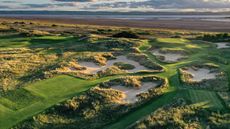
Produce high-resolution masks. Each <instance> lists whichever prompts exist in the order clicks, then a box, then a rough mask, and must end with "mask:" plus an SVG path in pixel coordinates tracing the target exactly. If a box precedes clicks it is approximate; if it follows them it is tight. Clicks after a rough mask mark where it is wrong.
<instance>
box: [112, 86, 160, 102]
mask: <svg viewBox="0 0 230 129" xmlns="http://www.w3.org/2000/svg"><path fill="white" fill-rule="evenodd" d="M157 85H158V84H157V83H154V82H145V83H143V84H142V86H141V87H140V88H134V87H126V86H121V85H118V86H112V88H113V89H115V90H119V91H122V92H124V93H125V95H126V97H125V99H124V101H125V102H127V103H135V102H137V101H138V98H137V95H138V94H141V93H145V92H147V91H148V90H149V89H151V88H155V87H156V86H157Z"/></svg>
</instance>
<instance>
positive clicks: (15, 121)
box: [0, 20, 230, 129]
mask: <svg viewBox="0 0 230 129" xmlns="http://www.w3.org/2000/svg"><path fill="white" fill-rule="evenodd" d="M2 24H6V28H4V29H7V30H2V31H1V28H0V74H1V76H0V129H9V128H12V129H24V128H30V129H40V128H44V129H46V128H50V129H52V128H63V129H64V128H68V129H89V128H92V129H94V128H96V129H125V128H129V127H130V128H132V127H134V125H136V124H137V125H138V124H139V123H140V122H141V121H142V124H140V125H138V126H137V127H138V128H143V129H145V127H146V128H170V127H178V128H193V126H194V128H196V127H197V128H198V127H202V128H208V127H209V126H210V127H217V129H218V128H220V127H225V126H227V125H228V121H227V120H226V118H228V116H229V107H228V106H227V105H229V98H228V96H227V95H228V93H229V90H230V82H229V81H230V66H229V64H230V58H229V54H230V50H229V48H227V47H226V48H221V49H218V47H217V46H216V42H217V41H212V40H211V41H209V40H207V39H206V38H207V37H212V38H218V37H219V38H220V37H221V38H223V39H222V40H226V42H227V41H228V38H229V39H230V35H229V34H222V33H220V34H218V33H207V34H206V33H203V32H190V31H175V30H158V29H157V30H152V29H144V28H130V29H127V30H126V29H124V28H117V27H99V26H80V25H72V24H71V25H66V24H53V23H49V22H48V23H40V22H33V21H32V20H31V21H30V20H28V21H23V22H16V21H7V22H2ZM226 37H227V38H226ZM221 38H220V40H221ZM225 38H226V39H225ZM218 42H219V40H218ZM229 42H230V41H229ZM229 44H230V43H229ZM226 45H228V43H226ZM170 59H173V60H170ZM202 68H203V69H202ZM199 69H201V70H200V71H199ZM208 75H210V77H206V76H208ZM221 93H222V94H221ZM167 110H168V111H167ZM157 111H160V112H162V113H163V114H164V115H165V116H161V115H159V116H157V115H156V114H158V113H156V112H157ZM155 113H156V114H155ZM170 113H171V114H170ZM199 113H200V114H201V115H203V116H202V118H200V119H199V118H197V117H200V116H199ZM152 114H154V115H156V116H152V117H149V116H150V115H152ZM159 114H161V113H159ZM168 116H170V117H168ZM146 119H147V120H146ZM151 119H152V120H151ZM143 121H148V122H149V123H147V122H146V123H145V122H143ZM151 121H152V122H153V123H154V121H157V122H156V123H155V124H153V125H151ZM158 121H159V122H158ZM226 121H227V122H226ZM218 122H219V123H218ZM143 123H144V124H143ZM222 125H223V126H222Z"/></svg>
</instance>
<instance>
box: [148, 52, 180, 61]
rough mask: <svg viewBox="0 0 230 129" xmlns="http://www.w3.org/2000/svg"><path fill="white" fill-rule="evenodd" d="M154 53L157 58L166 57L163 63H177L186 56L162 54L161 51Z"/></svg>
mask: <svg viewBox="0 0 230 129" xmlns="http://www.w3.org/2000/svg"><path fill="white" fill-rule="evenodd" d="M152 53H153V54H154V55H155V56H162V57H164V59H163V61H165V62H177V61H179V60H181V59H183V58H184V55H182V54H180V53H161V52H160V51H159V50H154V51H152Z"/></svg>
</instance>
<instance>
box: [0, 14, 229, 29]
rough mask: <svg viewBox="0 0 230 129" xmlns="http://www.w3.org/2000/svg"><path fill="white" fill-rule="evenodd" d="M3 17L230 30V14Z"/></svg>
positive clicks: (118, 25)
mask: <svg viewBox="0 0 230 129" xmlns="http://www.w3.org/2000/svg"><path fill="white" fill-rule="evenodd" d="M0 17H1V18H4V19H21V20H38V21H47V22H53V23H65V24H81V25H99V26H117V27H135V28H157V29H179V30H191V31H208V32H230V13H227V12H225V13H165V12H158V13H156V12H146V13H144V12H84V11H81V12H69V11H57V12H53V11H19V12H14V11H8V12H7V11H0Z"/></svg>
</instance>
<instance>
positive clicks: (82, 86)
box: [0, 75, 97, 128]
mask: <svg viewBox="0 0 230 129" xmlns="http://www.w3.org/2000/svg"><path fill="white" fill-rule="evenodd" d="M96 84H97V81H86V80H82V79H78V78H74V77H70V76H65V75H61V76H57V77H55V78H51V79H48V80H45V81H40V82H37V83H34V84H31V85H28V86H26V87H25V90H27V91H29V92H31V93H33V94H34V95H36V96H38V97H39V98H40V99H39V100H38V101H35V102H34V103H33V104H31V105H26V107H24V108H22V109H20V110H16V111H13V110H11V109H9V108H7V107H5V106H3V105H2V104H1V103H2V102H1V101H0V102H1V103H0V106H1V108H0V109H1V118H2V119H1V120H0V127H1V128H9V127H11V126H12V125H14V124H16V123H18V122H20V121H21V120H23V119H25V118H27V117H31V116H32V115H33V114H36V113H39V112H41V111H43V110H44V109H46V108H48V107H50V106H52V105H54V104H56V103H58V102H62V101H63V100H65V99H68V98H70V97H72V96H76V95H78V94H79V93H81V92H82V91H85V90H87V89H89V88H90V87H92V86H95V85H96ZM48 89H49V90H48ZM15 97H16V96H15ZM23 101H28V102H27V103H29V102H30V101H34V100H31V98H28V100H26V99H24V100H23ZM18 103H20V102H18Z"/></svg>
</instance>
